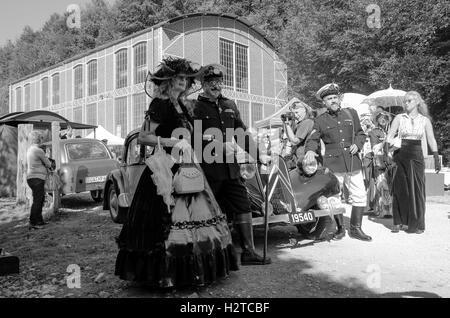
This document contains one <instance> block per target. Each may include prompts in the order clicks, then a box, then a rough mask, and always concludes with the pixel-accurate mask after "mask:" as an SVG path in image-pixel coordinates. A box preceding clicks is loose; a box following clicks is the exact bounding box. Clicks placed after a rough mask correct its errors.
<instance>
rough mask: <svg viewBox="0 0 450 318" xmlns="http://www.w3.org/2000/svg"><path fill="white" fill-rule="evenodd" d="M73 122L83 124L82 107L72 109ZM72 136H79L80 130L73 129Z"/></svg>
mask: <svg viewBox="0 0 450 318" xmlns="http://www.w3.org/2000/svg"><path fill="white" fill-rule="evenodd" d="M73 121H74V122H76V123H82V122H83V107H81V106H80V107H75V108H74V109H73ZM73 136H74V137H76V136H81V130H78V129H74V130H73Z"/></svg>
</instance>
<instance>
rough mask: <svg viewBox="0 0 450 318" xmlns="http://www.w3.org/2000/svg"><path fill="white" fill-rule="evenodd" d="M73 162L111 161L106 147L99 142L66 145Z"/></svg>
mask: <svg viewBox="0 0 450 318" xmlns="http://www.w3.org/2000/svg"><path fill="white" fill-rule="evenodd" d="M66 149H67V153H68V155H69V159H71V160H92V159H110V157H109V153H108V151H107V150H106V146H105V145H103V144H101V143H97V142H80V143H70V144H66Z"/></svg>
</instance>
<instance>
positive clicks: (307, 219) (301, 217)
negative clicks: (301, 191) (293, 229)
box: [289, 211, 316, 224]
mask: <svg viewBox="0 0 450 318" xmlns="http://www.w3.org/2000/svg"><path fill="white" fill-rule="evenodd" d="M315 220H316V217H315V215H314V212H312V211H302V212H295V213H289V221H290V222H291V224H304V223H311V222H314V221H315Z"/></svg>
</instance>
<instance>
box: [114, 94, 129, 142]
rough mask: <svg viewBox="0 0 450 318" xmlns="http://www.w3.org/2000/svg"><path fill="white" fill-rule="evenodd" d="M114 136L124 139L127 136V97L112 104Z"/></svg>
mask: <svg viewBox="0 0 450 318" xmlns="http://www.w3.org/2000/svg"><path fill="white" fill-rule="evenodd" d="M114 112H115V115H114V117H115V121H114V122H115V125H114V129H115V134H116V136H120V137H122V138H125V137H126V135H127V97H120V98H116V100H115V103H114Z"/></svg>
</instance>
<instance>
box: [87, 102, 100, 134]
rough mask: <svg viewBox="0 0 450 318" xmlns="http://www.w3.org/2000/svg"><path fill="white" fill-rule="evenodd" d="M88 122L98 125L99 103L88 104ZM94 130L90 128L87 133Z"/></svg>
mask: <svg viewBox="0 0 450 318" xmlns="http://www.w3.org/2000/svg"><path fill="white" fill-rule="evenodd" d="M86 124H88V125H97V104H89V105H86ZM92 131H93V130H92V129H89V130H88V131H86V134H90V133H91V132H92Z"/></svg>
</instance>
